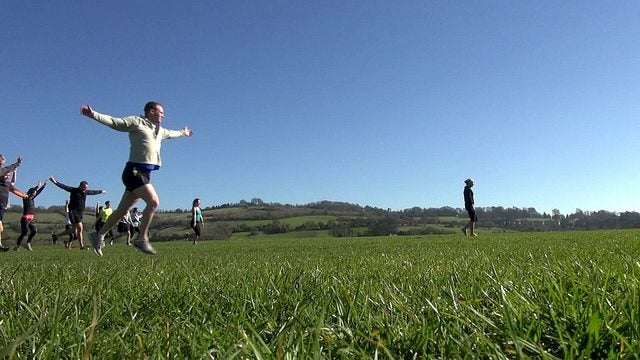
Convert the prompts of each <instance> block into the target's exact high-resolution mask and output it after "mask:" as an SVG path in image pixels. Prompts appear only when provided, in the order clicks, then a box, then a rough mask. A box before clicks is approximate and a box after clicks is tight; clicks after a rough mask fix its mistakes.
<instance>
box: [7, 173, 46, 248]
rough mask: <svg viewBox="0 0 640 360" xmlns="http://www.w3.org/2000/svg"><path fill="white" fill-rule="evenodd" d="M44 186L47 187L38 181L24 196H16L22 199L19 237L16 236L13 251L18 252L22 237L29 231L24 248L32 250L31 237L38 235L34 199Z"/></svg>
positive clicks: (22, 194)
mask: <svg viewBox="0 0 640 360" xmlns="http://www.w3.org/2000/svg"><path fill="white" fill-rule="evenodd" d="M45 185H47V183H45V182H42V181H40V182H39V183H38V185H36V186H34V187H32V188H31V189H29V190H27V193H26V194H24V193H22V192H20V193H19V194H17V195H18V196H19V197H21V198H22V217H21V218H20V231H21V232H20V236H18V239H17V240H16V247H15V248H14V249H13V250H18V249H19V248H20V243H21V242H22V239H24V237H25V236H27V233H28V232H29V230H31V233H30V234H29V237H28V238H27V243H26V244H25V247H26V248H27V250H29V251H33V249H32V248H31V240H33V237H34V236H36V234H37V233H38V228H37V227H36V224H35V222H34V220H35V210H36V204H35V198H36V197H37V196H38V195H40V193H41V192H42V190H44V187H45Z"/></svg>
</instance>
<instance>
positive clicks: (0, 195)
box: [0, 154, 22, 251]
mask: <svg viewBox="0 0 640 360" xmlns="http://www.w3.org/2000/svg"><path fill="white" fill-rule="evenodd" d="M4 162H5V157H4V155H2V154H0V251H9V247H8V246H5V245H3V244H2V233H3V232H4V224H3V223H2V220H3V218H4V213H5V211H6V210H7V207H8V206H9V193H10V192H11V193H14V194H15V188H14V187H13V185H12V182H13V180H12V179H11V175H10V174H11V173H13V172H14V171H15V170H16V169H17V168H18V166H20V164H22V156H20V157H18V160H16V162H15V163H13V164H11V165H9V166H4Z"/></svg>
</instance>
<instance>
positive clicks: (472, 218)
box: [462, 179, 478, 236]
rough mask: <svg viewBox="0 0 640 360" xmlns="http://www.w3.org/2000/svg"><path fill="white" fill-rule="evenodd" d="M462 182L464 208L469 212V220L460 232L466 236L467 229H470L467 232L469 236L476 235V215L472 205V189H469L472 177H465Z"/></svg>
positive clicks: (471, 184)
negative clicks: (469, 232) (463, 184)
mask: <svg viewBox="0 0 640 360" xmlns="http://www.w3.org/2000/svg"><path fill="white" fill-rule="evenodd" d="M464 183H465V184H466V185H465V187H464V191H463V192H462V193H463V195H464V209H465V210H467V213H468V214H469V222H468V223H467V225H465V227H463V228H462V232H463V233H464V235H465V236H467V229H470V230H471V234H469V236H478V234H476V222H478V216H477V215H476V209H475V207H474V200H473V190H471V188H472V187H473V179H467V180H465V181H464Z"/></svg>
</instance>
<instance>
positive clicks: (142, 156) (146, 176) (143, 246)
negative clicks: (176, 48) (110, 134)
mask: <svg viewBox="0 0 640 360" xmlns="http://www.w3.org/2000/svg"><path fill="white" fill-rule="evenodd" d="M80 113H81V114H82V115H84V116H86V117H88V118H91V119H93V120H95V121H97V122H99V123H100V124H102V125H105V126H108V127H110V128H112V129H114V130H117V131H122V132H126V133H128V135H129V144H130V147H129V161H128V162H127V163H126V165H125V167H124V170H123V171H122V183H123V184H124V186H125V191H124V194H123V195H122V199H121V200H120V203H119V204H118V207H117V208H116V210H114V211H113V214H112V215H111V216H110V217H109V218H108V219H107V222H106V223H105V224H104V226H103V227H102V229H100V231H98V232H95V233H91V234H90V238H91V242H92V243H93V251H94V252H95V253H96V255H98V256H102V248H103V247H104V237H105V234H106V233H107V232H108V231H109V230H110V229H111V228H112V227H114V226H115V225H116V224H118V221H120V219H122V217H124V215H125V214H126V213H127V212H128V211H129V209H131V207H132V206H133V205H134V204H135V203H136V201H138V199H142V200H143V201H144V202H145V203H146V207H145V208H144V211H143V212H142V222H141V223H140V234H139V236H138V238H137V239H136V240H135V241H134V242H133V245H134V246H135V247H136V248H137V249H138V250H140V251H142V252H143V253H145V254H155V253H156V251H155V249H154V248H153V246H151V242H150V241H149V227H150V225H151V221H152V220H153V216H154V214H155V212H156V209H157V208H158V206H159V205H160V197H159V196H158V194H157V193H156V190H155V188H154V187H153V185H152V184H151V172H152V171H155V170H158V169H160V166H161V165H162V161H161V159H160V147H161V144H162V141H163V140H165V139H175V138H179V137H183V136H191V135H193V131H192V130H191V129H189V128H188V127H185V128H183V129H182V130H169V129H165V128H164V127H162V119H163V118H164V107H163V106H162V104H160V103H158V102H155V101H149V102H148V103H146V104H145V106H144V114H143V115H139V116H135V115H134V116H126V117H123V118H117V117H113V116H110V115H105V114H101V113H99V112H97V111H94V110H93V109H92V108H91V106H89V105H83V106H82V107H81V108H80Z"/></svg>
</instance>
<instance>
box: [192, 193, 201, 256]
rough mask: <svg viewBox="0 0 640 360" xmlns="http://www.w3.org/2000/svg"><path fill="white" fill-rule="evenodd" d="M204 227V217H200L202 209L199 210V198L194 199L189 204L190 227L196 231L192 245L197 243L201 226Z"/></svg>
mask: <svg viewBox="0 0 640 360" xmlns="http://www.w3.org/2000/svg"><path fill="white" fill-rule="evenodd" d="M203 227H204V217H202V210H200V199H194V200H193V205H192V206H191V228H192V229H193V232H195V233H196V237H195V238H194V239H193V245H196V244H197V243H198V240H200V235H201V234H202V228H203Z"/></svg>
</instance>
